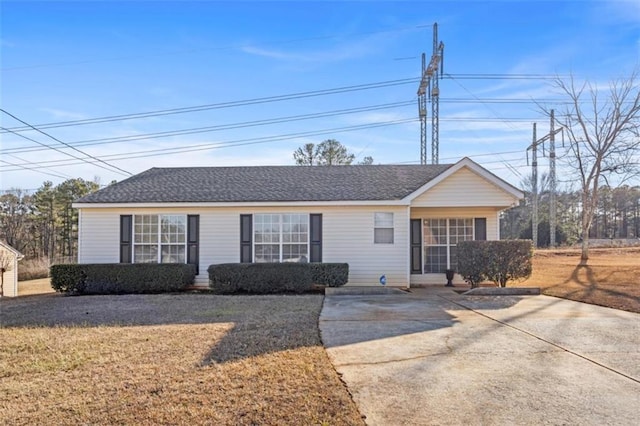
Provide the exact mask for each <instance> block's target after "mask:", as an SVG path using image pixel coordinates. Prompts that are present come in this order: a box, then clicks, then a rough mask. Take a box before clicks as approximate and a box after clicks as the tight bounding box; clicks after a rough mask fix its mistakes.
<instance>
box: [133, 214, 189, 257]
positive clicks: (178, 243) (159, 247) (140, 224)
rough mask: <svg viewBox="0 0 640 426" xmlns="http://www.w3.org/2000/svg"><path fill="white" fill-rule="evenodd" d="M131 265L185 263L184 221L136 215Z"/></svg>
mask: <svg viewBox="0 0 640 426" xmlns="http://www.w3.org/2000/svg"><path fill="white" fill-rule="evenodd" d="M133 220H134V226H133V262H134V263H185V262H186V241H187V239H186V234H187V217H186V216H184V215H135V216H134V219H133Z"/></svg>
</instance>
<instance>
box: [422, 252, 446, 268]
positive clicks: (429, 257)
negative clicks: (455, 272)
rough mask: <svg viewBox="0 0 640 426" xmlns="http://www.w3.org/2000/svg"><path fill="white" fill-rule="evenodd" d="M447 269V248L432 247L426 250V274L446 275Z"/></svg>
mask: <svg viewBox="0 0 640 426" xmlns="http://www.w3.org/2000/svg"><path fill="white" fill-rule="evenodd" d="M446 269H447V247H442V246H435V247H434V246H431V247H425V249H424V273H425V274H434V273H444V271H445V270H446Z"/></svg>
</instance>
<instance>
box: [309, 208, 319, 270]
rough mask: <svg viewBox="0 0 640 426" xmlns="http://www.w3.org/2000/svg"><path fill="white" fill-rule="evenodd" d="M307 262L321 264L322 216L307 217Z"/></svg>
mask: <svg viewBox="0 0 640 426" xmlns="http://www.w3.org/2000/svg"><path fill="white" fill-rule="evenodd" d="M309 235H310V238H309V241H310V243H311V244H310V250H311V253H309V262H322V214H320V213H317V214H310V215H309Z"/></svg>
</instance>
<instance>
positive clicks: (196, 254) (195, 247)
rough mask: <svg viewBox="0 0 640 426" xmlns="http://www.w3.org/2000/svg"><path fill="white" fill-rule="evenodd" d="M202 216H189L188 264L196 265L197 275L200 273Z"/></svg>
mask: <svg viewBox="0 0 640 426" xmlns="http://www.w3.org/2000/svg"><path fill="white" fill-rule="evenodd" d="M199 239H200V215H197V214H190V215H188V216H187V263H189V264H191V265H196V275H198V274H199V273H200V260H199V258H200V243H199Z"/></svg>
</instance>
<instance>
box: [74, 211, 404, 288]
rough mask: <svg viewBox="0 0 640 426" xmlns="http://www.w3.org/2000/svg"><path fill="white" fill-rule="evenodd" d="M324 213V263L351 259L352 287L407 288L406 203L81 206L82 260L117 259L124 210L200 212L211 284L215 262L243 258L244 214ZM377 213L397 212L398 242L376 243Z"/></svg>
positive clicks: (203, 262)
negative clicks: (381, 281)
mask: <svg viewBox="0 0 640 426" xmlns="http://www.w3.org/2000/svg"><path fill="white" fill-rule="evenodd" d="M298 212H299V213H322V215H323V217H322V219H323V224H322V228H323V241H322V253H323V258H322V260H323V261H324V262H346V263H349V285H380V284H379V277H380V276H381V275H383V274H384V275H386V277H387V285H389V286H407V285H408V281H409V279H408V269H409V259H408V258H407V250H408V244H409V241H408V234H407V227H408V220H409V219H408V209H407V207H404V206H400V207H398V206H389V207H384V206H377V207H353V206H350V207H318V208H316V207H290V208H288V207H273V208H269V207H247V208H228V207H225V208H215V207H214V208H194V209H181V208H163V209H149V208H134V207H132V208H130V209H124V208H99V209H98V208H95V209H90V208H83V209H81V220H80V237H79V254H78V261H79V262H80V263H117V262H119V243H120V236H119V226H120V215H123V214H133V215H135V214H199V215H200V275H199V276H198V278H197V280H196V282H197V283H198V284H206V283H207V279H208V278H207V272H206V270H207V267H208V266H209V265H211V264H217V263H228V262H232V263H233V262H239V261H240V214H256V213H298ZM374 212H393V213H394V243H393V244H374V243H373V217H374Z"/></svg>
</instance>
